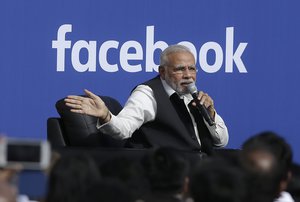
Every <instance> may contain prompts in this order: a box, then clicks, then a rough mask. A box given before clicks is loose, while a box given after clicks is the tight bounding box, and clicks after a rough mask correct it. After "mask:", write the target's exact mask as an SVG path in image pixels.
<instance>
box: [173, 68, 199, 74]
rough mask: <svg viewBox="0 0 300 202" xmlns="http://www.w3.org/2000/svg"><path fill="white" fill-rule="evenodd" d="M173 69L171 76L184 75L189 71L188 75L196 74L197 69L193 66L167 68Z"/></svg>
mask: <svg viewBox="0 0 300 202" xmlns="http://www.w3.org/2000/svg"><path fill="white" fill-rule="evenodd" d="M169 67H173V74H184V72H185V71H186V70H189V73H190V74H196V73H197V72H198V69H197V68H196V67H195V66H187V67H186V66H177V67H175V66H169Z"/></svg>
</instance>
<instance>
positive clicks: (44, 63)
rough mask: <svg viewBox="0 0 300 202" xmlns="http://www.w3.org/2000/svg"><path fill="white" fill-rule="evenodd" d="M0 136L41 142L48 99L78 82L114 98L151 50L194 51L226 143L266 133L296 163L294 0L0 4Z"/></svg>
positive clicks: (50, 107)
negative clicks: (277, 137) (289, 150)
mask: <svg viewBox="0 0 300 202" xmlns="http://www.w3.org/2000/svg"><path fill="white" fill-rule="evenodd" d="M0 4H1V6H0V22H1V24H0V26H1V30H0V50H1V52H0V58H1V60H0V68H1V69H0V83H1V86H0V89H1V90H0V92H1V98H0V132H1V133H5V134H7V135H8V136H11V137H24V138H38V139H44V138H46V121H47V118H49V117H53V116H58V114H57V112H56V110H55V102H56V101H57V100H58V99H61V98H63V97H64V96H66V95H68V94H82V93H83V89H85V88H87V89H89V90H91V91H93V92H95V93H96V94H101V95H108V96H112V97H114V98H116V99H118V100H119V101H120V102H121V103H122V104H124V103H125V102H126V99H127V97H128V96H129V94H130V91H131V90H132V88H133V87H135V86H136V85H137V84H139V83H140V82H142V81H145V80H147V79H149V78H152V77H154V76H155V75H156V74H157V65H158V61H159V60H158V58H159V54H160V52H161V50H162V49H164V48H166V47H167V45H170V44H177V43H181V44H184V45H187V46H188V47H190V48H191V50H192V51H193V52H194V54H195V56H196V59H197V66H198V67H199V72H198V80H197V86H198V89H200V90H203V91H205V92H207V93H208V94H209V95H210V96H211V97H213V99H214V101H215V106H216V109H217V112H218V113H219V114H220V115H221V116H222V117H223V119H224V120H225V122H226V124H227V126H228V129H229V134H230V140H229V144H228V146H227V147H228V148H239V147H240V145H241V144H242V143H243V142H244V141H245V140H246V139H247V138H248V137H250V136H251V135H254V134H256V133H258V132H261V131H264V130H272V131H275V132H277V133H279V134H281V135H282V136H284V137H285V138H286V139H287V141H288V142H289V143H290V144H291V145H292V147H293V150H294V153H295V160H296V161H298V162H300V149H299V146H298V144H299V142H300V141H299V140H300V134H299V131H300V121H299V120H300V119H299V115H300V107H299V103H300V91H299V90H298V87H299V84H300V81H299V74H300V60H299V58H300V52H299V47H300V40H299V37H300V23H299V19H300V13H299V6H300V3H299V1H298V0H294V1H293V0H291V1H281V0H264V1H261V0H251V1H250V0H249V1H241V0H226V1H221V0H201V1H200V0H194V1H192V0H185V1H179V0H178V1H176V0H164V1H161V0H144V1H141V0H127V1H124V0H102V1H98V0H85V1H82V0H48V1H47V0H46V1H40V0H29V1H25V0H18V1H16V0H4V1H1V3H0Z"/></svg>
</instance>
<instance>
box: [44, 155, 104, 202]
mask: <svg viewBox="0 0 300 202" xmlns="http://www.w3.org/2000/svg"><path fill="white" fill-rule="evenodd" d="M99 180H100V172H99V169H98V167H97V165H96V163H95V162H94V159H92V157H90V156H88V155H85V154H72V155H65V156H63V157H61V158H60V159H59V160H58V161H57V162H56V163H55V165H54V166H53V167H52V169H51V171H50V176H49V182H48V193H47V196H46V201H47V202H77V201H78V202H79V201H80V202H84V201H85V197H86V194H87V190H88V189H90V187H92V186H94V185H95V184H96V183H97V182H98V181H99Z"/></svg>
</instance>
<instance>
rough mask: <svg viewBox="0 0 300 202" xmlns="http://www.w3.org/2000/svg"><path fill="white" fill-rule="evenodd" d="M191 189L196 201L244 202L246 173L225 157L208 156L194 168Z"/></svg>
mask: <svg viewBox="0 0 300 202" xmlns="http://www.w3.org/2000/svg"><path fill="white" fill-rule="evenodd" d="M189 191H190V195H191V197H192V198H193V199H194V202H244V201H245V196H246V195H245V193H246V186H245V179H244V175H243V173H242V171H241V170H240V169H239V168H238V167H236V166H233V165H232V164H230V163H228V162H227V161H225V160H224V159H221V158H213V157H211V158H206V159H203V160H202V161H201V162H199V164H198V165H197V166H196V167H195V168H194V169H193V171H192V174H191V176H190V185H189Z"/></svg>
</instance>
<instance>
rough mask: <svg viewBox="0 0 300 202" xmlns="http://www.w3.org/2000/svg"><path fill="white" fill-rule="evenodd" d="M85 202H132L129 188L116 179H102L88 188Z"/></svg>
mask: <svg viewBox="0 0 300 202" xmlns="http://www.w3.org/2000/svg"><path fill="white" fill-rule="evenodd" d="M85 201H86V202H133V201H134V200H133V198H132V195H131V194H130V190H129V187H127V186H126V185H125V184H124V183H123V182H122V181H120V180H119V179H117V178H104V179H102V180H101V181H100V182H98V183H97V184H95V185H94V186H92V187H90V189H89V190H88V192H87V196H86V198H85Z"/></svg>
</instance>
